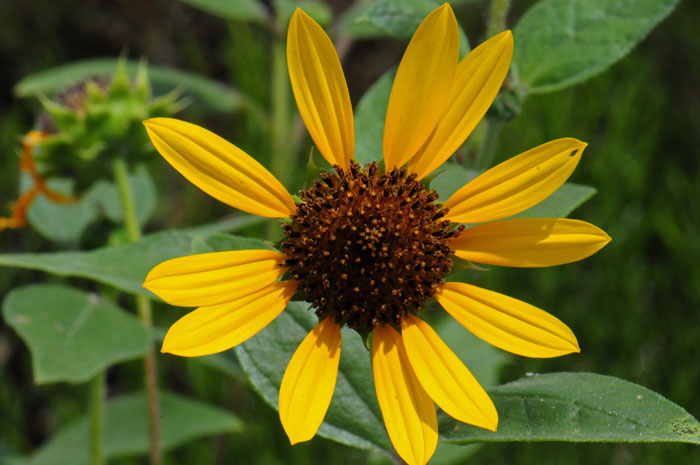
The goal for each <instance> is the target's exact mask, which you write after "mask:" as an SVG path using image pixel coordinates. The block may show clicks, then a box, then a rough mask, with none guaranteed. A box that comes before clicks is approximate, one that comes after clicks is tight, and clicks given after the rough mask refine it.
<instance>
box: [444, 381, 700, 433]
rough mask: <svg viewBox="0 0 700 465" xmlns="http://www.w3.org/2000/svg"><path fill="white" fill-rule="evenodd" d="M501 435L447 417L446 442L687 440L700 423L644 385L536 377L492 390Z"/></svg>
mask: <svg viewBox="0 0 700 465" xmlns="http://www.w3.org/2000/svg"><path fill="white" fill-rule="evenodd" d="M488 391H489V394H490V395H491V398H492V399H493V401H494V403H495V404H496V408H497V409H498V414H499V418H500V420H499V424H498V431H496V432H495V433H492V432H490V431H487V430H484V429H481V428H476V427H473V426H469V425H466V424H463V423H458V422H457V421H455V420H453V419H451V418H447V417H442V418H441V420H440V434H441V438H442V439H443V440H446V441H453V442H460V443H471V442H480V441H485V442H497V441H573V442H688V443H694V444H700V423H698V421H697V420H696V419H695V418H693V417H692V416H691V415H689V414H688V412H686V411H685V410H683V409H682V408H681V407H679V406H677V405H675V404H674V403H672V402H671V401H669V400H667V399H665V398H664V397H662V396H660V395H659V394H656V393H655V392H652V391H650V390H649V389H646V388H644V387H642V386H638V385H636V384H633V383H630V382H628V381H624V380H621V379H617V378H613V377H611V376H603V375H596V374H593V373H554V374H548V375H536V376H533V377H529V378H523V379H520V380H518V381H515V382H512V383H508V384H504V385H502V386H499V387H496V388H493V389H489V390H488Z"/></svg>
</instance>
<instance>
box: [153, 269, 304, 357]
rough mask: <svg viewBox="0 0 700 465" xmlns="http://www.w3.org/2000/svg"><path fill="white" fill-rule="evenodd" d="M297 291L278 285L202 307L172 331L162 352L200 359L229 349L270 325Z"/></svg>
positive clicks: (284, 283) (289, 283)
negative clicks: (199, 357) (229, 300)
mask: <svg viewBox="0 0 700 465" xmlns="http://www.w3.org/2000/svg"><path fill="white" fill-rule="evenodd" d="M296 290H297V283H296V282H294V281H276V282H274V283H272V284H271V285H269V286H268V287H266V288H265V289H262V290H261V291H258V292H255V293H253V294H250V295H247V296H245V297H242V298H240V299H238V300H234V301H232V302H227V303H225V304H220V305H213V306H211V307H200V308H198V309H197V310H194V311H192V312H190V313H188V314H187V315H185V316H183V317H182V318H180V319H179V320H177V321H176V322H175V323H174V324H173V325H172V326H171V327H170V329H169V330H168V333H167V334H166V335H165V340H164V341H163V347H162V348H161V352H167V353H171V354H175V355H181V356H183V357H198V356H200V355H209V354H215V353H218V352H222V351H224V350H227V349H230V348H231V347H233V346H236V345H238V344H240V343H241V342H244V341H246V340H247V339H249V338H251V337H252V336H254V335H255V334H256V333H257V332H258V331H260V330H261V329H263V328H264V327H265V326H267V325H268V324H270V322H271V321H272V320H274V319H275V318H276V317H277V315H279V314H280V313H282V310H284V308H285V307H286V306H287V303H288V302H289V299H291V298H292V296H293V295H294V293H295V292H296Z"/></svg>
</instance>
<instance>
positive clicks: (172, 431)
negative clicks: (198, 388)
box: [25, 392, 243, 465]
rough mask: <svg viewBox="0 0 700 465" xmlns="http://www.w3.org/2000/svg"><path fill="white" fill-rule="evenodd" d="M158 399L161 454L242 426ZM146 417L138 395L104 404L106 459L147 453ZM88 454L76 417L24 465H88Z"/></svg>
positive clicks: (176, 399)
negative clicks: (162, 451)
mask: <svg viewBox="0 0 700 465" xmlns="http://www.w3.org/2000/svg"><path fill="white" fill-rule="evenodd" d="M159 396H160V421H161V436H160V444H161V448H162V450H164V451H167V450H170V449H172V448H174V447H177V446H180V445H182V444H185V443H186V442H188V441H191V440H193V439H197V438H201V437H205V436H211V435H214V434H222V433H232V432H240V431H242V430H243V424H242V422H241V421H240V420H239V419H238V418H237V417H235V416H234V415H232V414H231V413H229V412H227V411H224V410H222V409H219V408H217V407H212V406H210V405H207V404H204V403H202V402H199V401H195V400H191V399H187V398H184V397H181V396H176V395H174V394H168V393H166V392H160V394H159ZM147 414H148V406H147V403H146V396H145V395H144V394H130V395H125V396H121V397H118V398H116V399H113V400H110V401H109V402H107V404H106V405H105V422H104V455H105V458H106V459H114V458H123V457H128V456H135V455H144V454H147V453H148V451H149V445H148V419H147ZM89 453H90V445H89V433H88V422H87V419H86V418H81V419H78V420H76V421H74V422H73V423H71V424H69V425H67V426H65V427H63V428H61V429H60V430H59V431H58V432H57V433H56V434H55V435H54V436H53V437H51V439H49V440H48V441H47V442H46V443H45V444H44V445H42V446H41V447H39V449H38V450H36V451H35V452H34V453H33V454H32V455H30V456H29V458H28V459H27V461H26V462H25V465H65V464H71V465H87V464H88V463H90V457H89ZM115 463H116V462H115Z"/></svg>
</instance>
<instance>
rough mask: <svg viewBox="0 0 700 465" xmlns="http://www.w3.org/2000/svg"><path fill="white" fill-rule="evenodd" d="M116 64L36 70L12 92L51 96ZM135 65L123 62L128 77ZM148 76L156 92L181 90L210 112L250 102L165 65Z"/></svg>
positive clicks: (133, 73) (105, 61)
mask: <svg viewBox="0 0 700 465" xmlns="http://www.w3.org/2000/svg"><path fill="white" fill-rule="evenodd" d="M117 61H118V60H117V59H116V58H94V59H89V60H82V61H76V62H73V63H67V64H65V65H60V66H57V67H55V68H50V69H47V70H44V71H40V72H38V73H35V74H32V75H30V76H27V77H25V78H24V79H22V80H21V81H20V82H19V83H17V85H15V88H14V92H15V95H17V96H18V97H28V96H35V95H40V94H49V95H50V94H54V93H56V92H58V91H60V90H61V89H63V88H64V87H66V86H69V85H71V84H74V83H75V82H76V81H78V80H80V79H84V78H86V77H89V76H95V75H111V74H112V73H114V70H115V69H116V67H117ZM138 66H139V64H138V62H137V61H135V60H127V64H126V67H127V71H128V73H129V75H130V76H131V77H135V76H136V73H137V70H138ZM148 75H149V77H150V79H151V82H152V83H153V85H154V86H155V87H157V88H158V89H159V90H162V91H164V92H168V91H170V90H172V89H175V88H179V89H183V90H184V91H185V92H186V93H187V94H188V95H191V96H193V97H195V99H196V100H197V102H198V103H201V104H203V105H205V106H206V107H207V108H209V109H210V110H216V111H221V112H227V113H229V112H232V111H237V110H240V109H241V108H242V107H243V106H246V105H248V104H249V103H250V102H249V100H248V99H247V98H246V97H245V96H243V95H242V94H241V93H240V92H239V91H238V90H236V89H234V88H232V87H230V86H227V85H225V84H222V83H220V82H217V81H214V80H211V79H208V78H205V77H202V76H199V75H197V74H193V73H189V72H186V71H180V70H178V69H174V68H169V67H167V66H158V65H149V66H148Z"/></svg>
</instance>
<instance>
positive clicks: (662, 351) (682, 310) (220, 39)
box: [0, 0, 700, 465]
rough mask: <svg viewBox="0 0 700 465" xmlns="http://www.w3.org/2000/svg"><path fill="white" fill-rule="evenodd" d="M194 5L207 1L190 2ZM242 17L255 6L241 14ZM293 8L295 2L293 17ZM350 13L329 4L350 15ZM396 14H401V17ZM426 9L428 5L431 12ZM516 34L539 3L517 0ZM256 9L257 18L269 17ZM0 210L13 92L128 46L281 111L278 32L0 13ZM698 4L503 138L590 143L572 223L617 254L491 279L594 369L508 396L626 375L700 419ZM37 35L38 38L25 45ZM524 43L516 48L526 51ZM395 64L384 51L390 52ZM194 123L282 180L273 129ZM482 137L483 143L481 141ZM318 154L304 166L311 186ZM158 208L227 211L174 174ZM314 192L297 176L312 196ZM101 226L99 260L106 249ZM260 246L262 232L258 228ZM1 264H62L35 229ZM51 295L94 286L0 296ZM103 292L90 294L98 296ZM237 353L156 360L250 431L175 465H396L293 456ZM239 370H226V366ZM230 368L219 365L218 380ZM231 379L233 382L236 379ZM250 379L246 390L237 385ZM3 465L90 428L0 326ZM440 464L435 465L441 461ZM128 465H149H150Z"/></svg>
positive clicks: (484, 277) (324, 451) (193, 220)
mask: <svg viewBox="0 0 700 465" xmlns="http://www.w3.org/2000/svg"><path fill="white" fill-rule="evenodd" d="M189 3H191V4H196V3H200V4H203V3H208V2H203V1H198V2H195V1H190V2H189ZM245 3H246V4H247V3H249V2H245ZM280 3H284V2H280ZM346 3H347V2H340V1H337V2H331V9H333V10H334V11H336V12H338V11H340V10H341V9H342V8H343V7H344V6H346V5H345V4H346ZM389 3H390V2H389ZM426 3H427V0H426ZM514 3H515V5H514V6H513V12H512V14H511V15H510V21H509V22H510V23H511V24H514V23H515V21H516V20H517V18H518V17H519V15H521V14H522V12H523V11H524V10H525V8H526V7H527V6H528V5H529V4H531V3H532V2H531V1H525V2H514ZM483 10H484V4H483V2H466V3H465V4H464V5H460V6H459V7H457V14H458V17H459V20H460V23H461V24H462V26H463V28H464V29H465V31H466V33H467V35H468V36H469V37H470V39H471V42H472V43H473V44H477V43H479V42H480V41H481V39H482V36H481V35H482V31H483V24H481V23H482V18H483V16H482V15H483ZM259 14H260V13H259V12H258V11H257V10H256V13H255V18H259V17H260V16H259ZM0 17H2V18H4V19H3V26H4V27H2V28H0V62H1V63H2V68H3V70H6V72H4V73H2V74H1V75H0V151H1V153H2V155H1V156H0V177H1V179H2V182H0V199H12V198H14V196H15V195H16V192H17V176H16V174H17V173H18V172H19V171H18V157H16V156H15V153H16V152H17V150H18V137H19V136H20V135H22V134H24V133H25V132H26V131H27V130H28V129H30V128H31V127H32V125H33V124H34V123H33V122H34V116H35V115H36V114H37V110H38V106H37V105H36V102H31V101H29V100H16V99H15V97H14V96H13V95H12V93H11V89H12V87H13V86H14V85H15V84H16V83H17V82H19V81H20V79H21V78H23V77H24V76H26V75H28V74H31V73H34V72H37V71H40V70H42V69H45V68H48V67H51V66H55V65H59V64H63V63H66V62H70V61H74V60H77V59H87V58H93V57H101V56H116V55H118V54H119V53H121V51H122V50H123V49H124V48H127V49H129V51H130V55H131V56H137V57H138V56H141V55H145V56H148V57H149V60H150V61H151V62H152V63H158V64H163V65H167V66H171V67H175V68H181V69H184V70H188V71H192V72H195V73H198V74H202V75H205V76H212V77H214V78H217V79H219V80H221V81H223V82H224V83H226V84H228V85H231V86H233V87H235V88H237V89H239V90H241V91H242V92H244V93H246V94H248V95H250V96H252V97H253V98H255V99H257V103H258V104H259V105H260V106H262V107H266V108H269V104H270V102H269V90H268V87H267V85H266V83H267V80H266V79H267V75H268V72H269V68H270V62H269V60H270V57H269V55H268V53H267V50H269V43H267V41H268V40H269V35H268V34H267V31H266V29H265V25H264V23H257V22H255V23H243V22H239V20H236V19H229V20H227V21H224V20H220V19H216V18H213V17H211V16H208V15H207V14H205V13H203V12H201V11H198V10H196V9H192V8H190V7H189V6H186V5H183V4H178V3H172V2H169V1H166V0H158V1H155V2H148V3H147V4H142V3H141V2H127V1H118V2H110V3H105V2H99V1H90V2H86V3H85V5H84V6H83V7H82V10H81V12H80V14H75V4H74V2H71V1H69V0H55V1H46V0H44V1H36V2H32V5H29V4H25V3H24V2H20V1H19V0H9V1H7V2H3V3H0ZM697 18H700V4H699V3H697V2H691V1H688V0H686V1H685V2H682V3H681V5H680V7H679V8H678V9H677V10H676V11H675V13H673V14H672V15H671V16H670V17H669V18H668V19H667V20H666V22H665V23H662V24H661V26H659V27H658V28H657V29H655V30H654V31H652V33H651V35H650V36H649V38H648V39H646V40H645V41H644V42H643V43H642V45H641V46H640V47H639V48H638V49H636V50H635V51H633V52H632V53H631V54H630V55H629V56H628V57H627V58H625V59H624V60H622V61H621V62H620V63H619V64H617V65H616V66H614V67H613V68H612V69H610V70H608V71H607V72H605V73H604V74H601V75H599V76H597V77H595V78H594V79H592V80H590V81H588V82H586V83H583V84H579V85H578V86H577V87H573V88H568V89H566V90H563V91H559V92H556V93H551V94H543V95H535V96H531V97H529V98H528V99H527V100H526V101H525V103H524V105H523V107H522V114H521V116H520V117H519V118H516V119H515V120H514V121H512V122H510V123H507V124H506V125H505V126H504V129H503V133H502V135H501V142H500V145H499V146H498V149H497V153H496V157H497V161H500V160H503V159H505V158H507V157H509V156H511V155H514V154H516V153H519V152H522V151H524V150H526V149H528V148H530V147H533V146H535V145H537V144H540V143H542V142H545V141H547V140H551V139H554V138H557V137H565V136H571V137H577V138H580V139H581V140H585V141H587V142H588V143H589V144H590V145H589V147H588V148H587V150H586V152H585V153H584V156H583V159H582V161H581V163H580V165H579V167H578V169H577V171H576V172H575V173H574V176H573V177H572V181H573V182H576V183H581V184H587V185H591V186H594V187H595V188H596V189H597V190H598V194H597V195H596V196H595V197H593V199H592V200H591V201H589V202H588V203H586V204H585V205H584V206H583V207H581V208H579V209H578V210H577V211H576V212H575V216H576V217H577V218H582V219H585V220H587V221H590V222H592V223H594V224H596V225H598V226H600V227H602V228H603V229H605V230H606V231H607V232H608V233H609V234H610V235H611V236H612V238H613V242H612V243H611V244H610V245H609V246H608V247H606V248H605V249H604V250H603V251H602V252H600V253H599V254H597V255H595V256H594V257H592V258H591V259H588V260H587V261H584V262H579V263H576V264H572V265H566V266H563V267H558V268H553V269H542V270H519V269H497V268H492V269H491V270H490V271H489V272H487V273H479V274H478V278H477V279H480V280H481V283H482V284H484V285H487V286H488V287H489V288H490V289H493V290H496V291H506V290H507V292H508V293H509V294H510V295H512V296H514V297H517V298H519V299H522V300H525V301H527V302H530V303H532V304H535V305H537V306H539V307H541V308H544V309H547V310H548V311H550V312H552V313H553V314H555V315H556V316H558V317H559V318H561V319H562V320H563V321H565V322H566V323H567V324H568V325H569V326H570V327H571V328H572V330H573V331H574V333H576V334H577V335H578V339H579V342H580V344H581V347H582V353H581V354H580V355H574V356H568V357H564V358H559V359H553V360H531V359H524V358H520V357H517V358H515V357H512V358H509V359H508V360H510V363H509V364H508V365H507V367H506V368H505V369H504V370H503V373H501V381H503V382H505V381H510V380H513V379H517V378H520V377H521V376H523V375H524V374H525V373H527V372H553V371H591V372H596V373H601V374H606V375H612V376H616V377H619V378H623V379H626V380H629V381H632V382H635V383H638V384H641V385H644V386H646V387H648V388H650V389H652V390H654V391H656V392H659V393H662V394H663V395H664V396H666V397H667V398H668V399H670V400H672V401H674V402H676V403H678V404H680V405H682V406H684V407H685V408H686V409H687V410H688V411H689V412H690V413H691V414H693V415H694V416H696V417H697V416H700V399H698V397H697V396H696V395H695V394H696V393H697V389H698V386H700V366H699V365H698V364H697V362H696V361H695V357H694V354H695V352H696V350H697V347H700V331H698V330H697V328H698V327H699V326H700V325H699V323H700V313H698V310H697V309H698V308H700V267H699V266H698V265H697V262H698V259H699V258H700V225H699V224H698V221H699V218H700V204H698V203H697V201H696V199H697V198H700V179H699V178H700V166H698V165H699V163H700V162H699V160H698V157H697V146H698V142H700V110H698V109H699V108H700V94H698V92H697V81H698V77H699V76H700V60H698V58H697V57H698V56H700V36H698V34H697V33H696V32H695V27H696V22H697ZM28 35H30V36H31V37H32V39H33V40H31V41H27V40H24V39H23V38H26V37H27V36H28ZM517 46H518V45H517V43H516V47H517ZM402 47H403V45H402V44H401V43H397V42H392V41H389V40H379V41H377V40H373V41H357V42H355V44H354V45H353V48H352V49H351V50H350V53H349V54H348V55H347V58H346V61H345V63H344V64H345V70H346V73H347V75H348V81H349V84H350V89H351V92H352V93H353V95H352V97H353V100H354V102H357V100H359V97H360V96H361V94H362V93H363V92H364V91H365V90H366V89H367V88H368V86H369V84H371V82H373V81H374V80H376V79H378V78H379V77H380V76H381V75H382V74H383V73H384V71H386V70H387V69H389V68H390V67H392V66H395V64H396V63H397V62H398V59H399V57H400V53H401V51H402ZM379 48H381V49H383V50H389V52H388V54H387V52H384V54H380V53H376V52H374V53H373V51H374V50H376V49H379ZM184 117H185V119H188V120H190V121H195V122H198V123H201V124H205V125H206V126H207V127H208V128H209V129H212V130H214V131H215V132H217V133H219V134H221V135H222V136H224V137H226V138H227V139H229V140H232V141H235V143H236V144H237V145H239V146H240V147H241V148H243V149H244V150H246V151H248V152H249V153H254V154H256V156H257V158H259V159H260V160H261V161H262V162H263V164H265V165H266V166H270V163H269V161H270V152H271V150H270V143H269V141H268V140H267V139H266V137H265V136H264V134H265V132H264V131H262V130H261V129H260V127H259V125H260V123H259V118H258V119H257V120H256V117H255V116H251V115H246V114H240V113H237V114H234V113H229V114H216V115H211V114H207V113H204V111H203V110H202V109H201V108H197V107H196V106H194V107H193V108H191V109H189V110H188V113H186V116H184ZM475 136H476V137H478V134H475ZM304 166H305V157H304V156H301V157H300V158H299V164H298V168H299V172H303V167H304ZM155 180H156V184H157V185H158V186H159V191H160V194H161V201H160V202H159V204H158V208H157V211H156V214H155V221H154V222H153V223H152V225H151V226H150V227H151V228H153V229H162V228H164V227H174V226H180V227H181V226H185V225H195V224H200V223H202V222H205V221H212V220H214V219H217V218H219V217H222V216H224V215H225V214H228V213H230V209H229V208H228V207H226V206H223V205H220V204H218V203H217V202H215V201H214V200H212V199H210V198H208V197H207V196H205V195H203V194H201V192H200V191H198V190H196V188H193V187H192V186H191V185H189V183H187V182H186V181H184V180H183V179H181V178H179V177H178V176H177V175H176V174H175V173H173V172H172V170H170V168H169V167H167V166H165V164H162V166H161V167H160V169H159V171H158V172H156V173H155ZM302 181H303V178H302V177H299V178H298V179H290V181H289V183H288V184H289V185H288V186H287V187H288V188H289V189H296V188H298V187H299V186H300V185H301V183H302ZM101 228H102V226H100V225H94V226H93V227H92V229H90V230H89V231H88V232H89V234H87V235H86V238H85V239H84V245H86V246H87V247H90V246H91V245H92V246H95V245H97V244H99V241H98V240H97V239H92V238H96V237H104V231H102V229H101ZM248 232H250V233H251V234H258V235H259V234H261V231H260V229H259V227H258V226H255V225H252V226H249V231H248ZM0 241H1V242H0V243H1V244H2V252H3V253H8V252H20V251H21V252H26V251H36V252H47V251H56V250H58V249H57V248H55V247H56V246H53V245H51V244H48V243H46V242H45V241H44V240H43V239H42V238H41V237H40V236H39V235H38V234H37V233H36V232H34V231H32V230H31V229H25V230H21V231H4V232H3V233H2V236H0ZM47 279H48V280H49V281H51V282H55V283H62V284H74V283H79V284H82V285H85V282H84V281H77V278H60V277H49V278H47V277H46V276H45V275H43V274H38V273H37V272H33V271H23V270H15V269H8V268H3V269H1V270H0V289H1V290H2V291H0V293H2V294H3V295H4V294H6V293H7V292H8V291H9V290H10V289H12V288H15V287H18V286H20V285H23V284H27V283H32V282H37V281H45V280H47ZM90 286H94V285H92V284H89V285H88V286H87V287H90ZM183 313H184V311H182V310H176V309H172V308H166V307H165V306H162V307H158V306H157V307H156V313H155V317H156V325H157V326H162V327H167V326H168V325H169V324H171V323H172V322H173V321H174V320H175V318H177V317H178V316H180V315H181V314H183ZM230 355H231V354H230V353H229V354H224V355H223V356H222V358H220V359H218V360H219V361H218V362H214V363H208V362H203V361H202V360H197V359H193V360H184V359H180V358H176V357H171V356H161V357H159V363H160V367H159V372H160V377H161V384H162V385H163V386H168V388H169V389H170V390H172V391H176V392H181V393H186V394H189V395H191V396H193V397H196V398H198V399H203V400H206V401H207V402H210V403H213V404H215V405H218V406H219V407H221V408H223V409H225V410H229V411H232V412H235V413H236V415H238V416H239V417H240V418H241V419H242V420H243V422H244V425H245V432H244V433H243V434H240V433H235V434H228V435H222V436H219V437H216V438H213V439H207V440H199V441H195V442H191V443H189V444H188V445H186V446H183V447H180V448H177V449H176V450H174V451H173V452H171V453H168V454H167V455H166V458H165V463H168V464H170V463H172V464H175V463H178V464H186V463H212V464H218V463H222V464H223V463H254V464H257V463H260V464H278V463H279V464H290V463H298V464H306V463H324V464H327V465H334V464H351V463H358V464H361V463H368V461H369V463H384V460H385V459H383V458H382V457H378V456H376V455H370V456H369V457H368V455H367V452H365V451H361V450H355V449H352V448H349V447H344V446H341V445H338V444H336V443H331V442H330V441H327V440H324V439H322V438H316V439H314V440H313V441H311V442H310V443H305V444H300V445H297V446H295V447H291V446H289V443H288V440H287V438H286V436H285V435H284V432H283V431H282V428H281V426H280V424H279V420H278V418H277V414H276V412H275V411H274V410H272V409H271V408H269V407H268V406H267V405H266V404H265V403H264V401H263V400H262V399H261V398H260V397H259V396H258V394H256V393H255V392H254V391H253V390H252V389H251V388H250V387H249V386H248V385H247V382H246V381H245V379H244V378H242V377H240V374H238V375H237V374H236V373H238V372H237V371H236V369H235V367H236V365H235V362H233V361H231V360H230V359H229V358H227V357H230ZM227 361H228V362H230V363H229V364H227ZM217 363H218V365H217ZM223 366H226V367H229V368H230V367H231V366H233V367H234V368H233V369H232V371H230V372H226V371H225V370H224V369H222V367H223ZM237 376H239V377H238V378H237ZM141 377H142V372H141V367H140V366H139V365H138V363H136V362H129V363H126V364H123V365H120V366H118V367H115V368H113V369H112V370H110V372H109V377H108V385H109V386H110V390H109V393H108V394H109V396H110V397H112V396H115V395H117V394H121V393H126V392H133V391H135V390H138V389H139V388H140V385H141ZM0 378H1V380H0V412H1V414H0V464H2V463H3V462H4V461H7V463H11V462H10V461H9V460H10V457H12V456H13V455H15V456H16V455H23V454H26V453H28V452H29V451H31V450H33V449H35V448H36V447H37V446H38V445H40V444H41V443H43V442H44V441H45V440H46V439H47V438H48V437H49V436H51V434H52V432H54V431H56V430H57V428H58V427H59V426H61V425H63V424H65V423H67V422H69V421H70V420H74V419H77V418H79V417H80V416H81V415H82V412H83V408H84V402H83V398H84V397H85V392H83V391H82V390H81V389H80V388H78V389H75V388H73V387H70V386H66V385H61V384H58V385H50V386H35V385H34V384H33V381H32V374H31V367H30V359H29V354H28V352H27V350H26V348H25V346H24V344H23V343H22V342H21V341H20V340H19V339H18V337H17V335H16V334H15V333H14V332H13V331H12V330H11V329H10V328H8V327H5V326H0ZM472 453H475V455H473V456H472V457H471V459H470V460H471V462H469V463H484V464H499V463H513V464H523V465H524V464H529V463H538V464H545V465H546V464H588V463H613V464H619V465H626V464H630V463H634V464H643V465H651V464H666V463H678V464H695V463H698V462H700V450H698V449H697V447H692V446H687V445H666V444H664V445H615V444H613V445H591V444H585V445H575V444H523V443H513V444H491V445H486V446H483V447H482V448H481V449H479V450H478V451H474V450H472V449H470V452H469V454H472ZM439 460H440V457H439V453H438V455H436V457H435V462H439ZM119 463H125V464H131V463H133V464H140V463H145V459H124V460H120V462H119Z"/></svg>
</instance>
